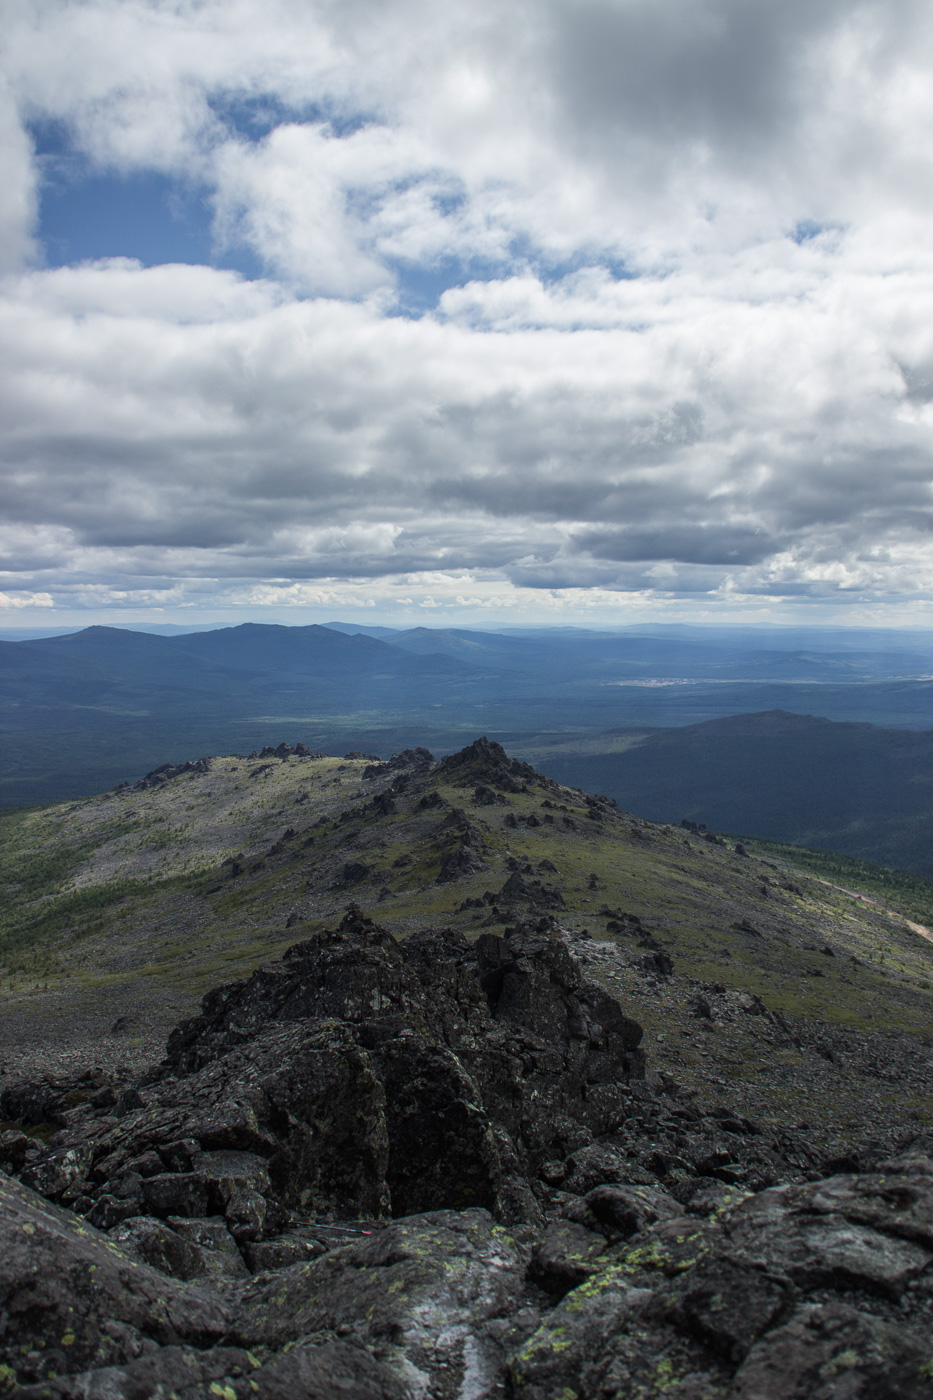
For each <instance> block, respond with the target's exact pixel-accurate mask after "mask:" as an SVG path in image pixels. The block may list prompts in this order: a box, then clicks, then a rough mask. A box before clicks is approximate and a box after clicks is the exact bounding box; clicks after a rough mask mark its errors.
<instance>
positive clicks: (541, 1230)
mask: <svg viewBox="0 0 933 1400" xmlns="http://www.w3.org/2000/svg"><path fill="white" fill-rule="evenodd" d="M8 825H9V826H10V827H11V828H12V830H13V838H12V839H10V840H9V841H8V843H7V846H6V852H7V854H6V856H5V862H4V876H5V879H6V881H7V884H6V891H5V892H6V896H7V912H6V914H5V915H4V917H3V919H2V920H0V1002H2V1005H3V1020H2V1022H0V1120H2V1123H0V1167H2V1169H3V1170H2V1172H0V1238H2V1243H3V1248H2V1250H0V1395H3V1394H9V1395H11V1396H12V1395H21V1396H24V1397H27V1400H38V1397H49V1398H50V1400H51V1398H52V1397H59V1400H217V1397H221V1400H231V1398H232V1400H246V1397H257V1396H258V1397H267V1400H305V1398H307V1400H332V1398H335V1400H380V1397H388V1400H654V1398H655V1397H661V1396H664V1397H667V1396H673V1397H676V1398H677V1400H720V1398H721V1400H920V1397H925V1398H926V1400H930V1397H933V1340H931V1339H933V1134H931V1127H930V1118H931V1112H930V1110H931V1098H933V1094H931V1087H933V1060H931V1057H930V1036H929V1027H930V1024H931V1021H930V1008H931V1003H933V996H931V984H930V961H931V957H930V955H931V948H930V944H929V942H928V941H927V940H926V930H924V929H923V928H919V927H917V926H916V925H913V924H909V923H905V921H904V919H903V918H902V917H900V916H898V915H897V914H896V913H895V912H894V911H891V910H888V909H885V908H882V907H881V906H879V905H872V904H870V903H869V902H868V901H866V900H859V899H856V898H855V897H854V896H853V895H852V893H851V892H848V891H845V890H840V889H838V888H834V887H832V886H831V885H828V884H826V883H825V882H824V881H822V880H820V879H818V878H814V877H813V876H812V875H811V874H807V873H806V872H804V871H801V870H797V869H794V868H791V867H788V866H787V865H778V864H776V863H775V862H774V861H773V860H770V859H765V858H764V857H763V856H762V855H761V854H760V853H756V851H755V850H754V849H753V848H752V849H749V847H748V844H747V843H743V842H735V841H734V840H732V839H731V838H730V839H726V838H723V837H722V836H720V835H717V834H714V833H711V832H707V831H706V830H705V829H703V828H701V827H700V826H699V825H697V824H694V826H693V827H691V826H685V827H683V828H672V827H664V826H660V825H655V824H652V823H648V822H644V821H642V820H640V819H639V818H637V817H632V816H630V815H628V814H626V813H624V812H621V811H620V810H619V809H618V808H617V807H616V806H615V804H614V803H612V802H610V801H609V800H608V799H606V798H603V797H598V796H593V795H591V794H585V793H582V792H579V791H576V790H575V789H571V788H567V787H562V786H560V785H559V784H557V783H554V782H553V781H551V780H549V779H546V778H543V777H542V776H541V775H540V774H538V773H536V772H535V770H534V769H533V768H530V767H528V766H527V765H526V764H522V763H518V762H515V761H514V760H512V759H510V758H509V757H508V756H507V755H506V754H505V752H504V751H503V750H502V749H501V748H500V747H499V746H498V745H496V744H491V743H488V742H487V741H485V740H478V741H477V742H476V743H474V744H471V745H469V746H468V747H467V748H465V749H464V750H462V751H461V752H460V753H458V754H453V755H451V756H450V757H448V758H446V759H443V760H442V761H441V762H439V763H438V762H436V761H435V760H434V759H433V757H432V755H431V754H430V753H428V752H427V750H425V749H423V748H418V749H410V750H405V751H403V752H402V753H399V754H395V755H393V756H392V757H391V758H390V759H388V760H382V759H377V758H376V757H374V756H373V755H372V754H364V753H356V752H355V753H353V754H350V755H347V756H346V757H345V758H343V759H331V758H326V757H325V756H323V755H321V754H318V753H313V752H311V751H310V750H308V749H307V748H305V746H303V745H300V744H298V745H291V744H285V743H281V744H279V745H278V747H277V748H274V747H272V746H271V745H270V746H268V748H267V749H266V750H263V751H262V752H258V751H257V752H256V753H255V754H253V755H250V757H249V758H213V759H209V760H203V761H189V762H186V763H183V764H175V765H166V766H163V768H161V769H159V770H154V771H153V772H152V773H150V774H149V775H148V776H147V778H146V779H144V780H141V782H138V783H136V784H130V785H121V786H120V787H118V788H117V789H114V790H113V791H112V792H111V793H109V794H104V795H102V796H101V797H100V798H96V799H89V800H88V801H87V802H84V803H80V804H72V805H69V806H63V807H53V808H47V809H40V810H33V811H29V812H25V813H23V814H18V815H14V816H13V817H11V818H9V819H8ZM231 975H233V976H235V977H237V979H238V980H233V981H231V980H230V978H231ZM218 984H220V985H218ZM199 1001H200V1005H199ZM173 1008H174V1009H175V1015H174V1016H172V1017H171V1018H169V1011H170V1010H172V1009H173ZM173 1023H174V1028H173ZM166 1035H167V1045H166ZM160 1043H161V1046H162V1047H164V1048H163V1049H160V1050H155V1051H154V1052H153V1047H155V1046H159V1045H160ZM160 1053H161V1055H162V1058H161V1060H160V1059H159V1058H158V1056H159V1054H160ZM3 1071H5V1072H3Z"/></svg>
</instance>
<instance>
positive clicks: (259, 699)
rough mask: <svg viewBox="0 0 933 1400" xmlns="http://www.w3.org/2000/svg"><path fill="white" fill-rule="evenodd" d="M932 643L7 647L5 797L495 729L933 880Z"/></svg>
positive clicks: (620, 786) (114, 633)
mask: <svg viewBox="0 0 933 1400" xmlns="http://www.w3.org/2000/svg"><path fill="white" fill-rule="evenodd" d="M931 674H933V637H931V636H930V635H928V634H926V633H920V632H918V633H916V634H910V635H904V634H896V633H879V632H866V633H852V632H845V631H844V630H843V629H836V630H835V631H834V630H832V629H826V630H819V629H814V630H813V631H808V630H807V629H799V630H798V631H795V632H793V633H789V634H787V635H784V634H778V633H776V632H775V633H771V632H768V631H767V630H765V629H760V630H753V631H747V632H742V633H736V634H728V633H727V632H725V631H711V632H708V633H707V632H703V631H701V630H699V629H698V630H697V631H696V632H691V633H689V634H688V633H685V631H684V629H677V628H673V629H670V630H666V629H655V631H653V632H646V631H645V630H644V629H638V628H635V629H630V630H629V631H627V632H614V633H599V632H587V631H583V630H579V629H539V630H537V631H535V630H523V631H517V632H474V631H469V630H466V629H432V628H427V627H417V628H412V629H409V630H407V631H394V630H393V629H390V628H369V629H362V628H359V627H356V626H354V625H352V624H344V623H339V622H335V623H331V624H329V625H327V626H317V625H312V626H307V627H285V626H280V625H274V624H255V623H246V624H243V625H241V626H238V627H223V628H212V629H210V630H205V631H201V632H191V633H176V634H173V635H168V636H165V635H157V634H154V633H148V632H145V633H144V632H135V631H129V630H125V629H122V628H113V627H89V628H85V629H84V630H83V631H80V632H75V633H71V634H68V635H64V636H55V637H44V638H35V639H31V640H26V641H16V642H9V641H8V642H3V641H0V707H2V713H0V743H2V747H3V755H4V762H3V765H2V771H0V801H2V802H3V803H4V804H6V805H22V804H28V803H36V802H47V801H55V800H64V799H68V798H74V797H78V796H82V795H85V794H88V793H91V792H95V791H99V790H100V789H101V788H103V787H107V786H111V785H113V784H114V783H116V782H118V781H120V780H123V779H135V778H137V777H139V776H140V775H141V774H142V773H144V772H146V771H148V770H149V769H151V768H154V767H155V766H157V765H158V764H160V763H163V762H169V761H171V762H179V761H182V760H184V759H188V758H194V757H198V756H199V755H200V754H210V753H222V752H249V751H250V750H251V749H253V748H261V747H262V746H264V745H266V744H269V743H272V744H273V745H274V744H277V743H278V742H279V741H280V740H282V739H288V740H290V741H291V742H295V741H297V740H299V739H300V740H302V741H303V742H304V743H306V744H307V745H308V746H309V747H310V748H311V749H313V750H323V751H325V752H330V753H343V752H345V751H347V750H365V751H367V752H377V753H384V754H388V753H391V752H392V751H393V750H398V749H400V748H403V747H406V746H409V745H413V744H414V745H417V744H426V745H428V746H429V747H431V748H432V749H433V750H434V751H435V752H441V753H443V752H446V751H449V750H451V749H454V748H457V747H459V746H460V745H461V744H462V743H464V742H466V741H467V740H469V739H471V738H474V737H475V736H476V735H477V734H480V733H485V734H488V735H489V736H490V737H494V738H496V739H498V740H500V742H505V743H507V744H508V745H509V747H510V748H511V750H512V751H513V752H515V753H520V754H522V756H526V757H529V758H530V759H531V760H532V761H534V762H535V763H537V764H538V765H539V766H540V767H541V768H542V769H543V770H544V771H546V772H548V773H550V774H551V775H553V776H555V777H558V778H560V780H561V781H567V782H571V783H573V784H575V785H578V786H581V787H584V788H587V789H589V790H598V791H605V792H607V793H608V794H609V795H610V796H612V797H615V798H616V799H617V800H618V801H619V802H620V803H622V805H623V806H624V807H626V808H628V809H630V810H634V811H637V812H639V813H642V814H644V815H645V816H648V817H651V818H653V819H657V820H664V821H678V820H680V818H681V817H688V818H690V819H692V820H701V821H704V822H705V823H706V824H707V825H708V826H710V827H713V828H719V829H724V830H729V831H733V832H736V833H738V834H746V835H754V836H761V837H768V838H769V839H775V840H782V841H791V842H800V843H803V844H806V845H810V846H816V847H822V848H823V849H832V850H838V851H842V852H845V853H848V854H851V855H862V856H865V857H867V858H870V859H872V860H875V861H882V862H885V863H889V864H892V865H901V866H904V867H905V868H910V869H914V870H922V871H928V872H929V873H933V865H931V861H930V857H929V856H928V855H927V851H928V850H930V849H931V843H930V840H929V837H930V835H931V834H933V739H931V735H930V733H929V732H928V731H929V730H931V729H933V679H931V678H930V677H931Z"/></svg>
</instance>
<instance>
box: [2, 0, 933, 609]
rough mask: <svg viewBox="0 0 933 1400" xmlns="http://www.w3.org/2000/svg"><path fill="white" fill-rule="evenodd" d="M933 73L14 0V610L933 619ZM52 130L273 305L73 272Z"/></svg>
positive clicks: (432, 20) (830, 26)
mask: <svg viewBox="0 0 933 1400" xmlns="http://www.w3.org/2000/svg"><path fill="white" fill-rule="evenodd" d="M931 58H933V19H931V17H930V12H929V9H928V7H926V6H923V5H921V4H920V3H919V0H883V3H882V0H865V3H863V4H861V5H859V6H857V7H853V6H851V5H850V4H846V3H845V2H844V0H807V3H806V4H805V3H803V0H788V3H786V4H784V5H780V6H761V5H753V4H749V3H748V0H670V3H669V4H666V5H664V6H658V5H657V4H655V3H651V0H573V3H571V2H570V0H545V3H543V4H535V5H531V4H530V3H529V0H510V3H509V4H507V5H501V4H497V5H493V4H492V3H491V0H490V2H489V3H486V0H471V3H469V4H468V3H467V2H466V0H451V3H450V4H449V5H446V6H444V7H440V8H439V7H437V6H435V5H430V6H429V5H428V4H427V3H426V0H399V3H398V4H397V5H393V6H391V7H386V6H384V5H381V4H375V3H374V0H344V3H342V4H339V5H338V4H336V3H329V0H315V3H310V4H309V3H299V2H298V0H267V3H266V4H264V5H263V6H262V7H260V6H259V5H258V4H257V3H255V0H224V3H221V0H203V3H199V4H197V5H190V6H189V5H184V6H180V5H177V4H175V3H168V0H120V3H114V0H82V3H79V4H73V3H65V0H30V3H26V0H10V3H9V5H8V6H7V24H6V58H5V67H6V71H7V74H8V89H7V95H6V97H4V96H3V94H0V170H2V171H3V172H4V173H5V190H6V191H7V192H8V196H9V197H8V200H7V213H6V214H5V215H4V217H5V218H6V219H7V224H6V225H4V226H3V228H0V233H2V232H3V230H4V229H5V230H6V233H7V235H8V236H7V237H6V239H0V242H2V243H4V244H5V246H6V248H7V250H8V252H9V256H10V258H11V259H12V261H11V263H10V265H9V268H8V272H7V276H6V280H5V281H4V282H3V284H2V286H0V331H2V345H3V347H4V348H3V349H2V351H0V363H2V367H3V376H2V381H0V409H2V429H0V432H2V454H3V463H4V466H3V476H2V481H0V512H2V515H3V519H4V521H5V522H6V525H5V528H4V531H3V532H2V535H0V570H2V571H3V572H2V573H0V580H2V587H3V588H4V590H5V592H6V594H7V595H8V596H10V597H13V596H17V597H18V596H22V597H24V598H25V597H31V596H33V595H43V596H45V595H48V596H51V597H54V598H64V597H68V598H71V599H73V600H75V601H76V602H79V603H81V604H82V605H87V606H90V605H91V603H92V602H93V600H95V599H97V600H100V599H105V598H106V599H109V600H110V601H111V602H113V603H114V604H115V605H117V604H121V605H126V606H129V605H130V604H132V605H133V606H137V605H138V606H143V605H144V603H145V600H147V599H148V600H149V602H150V603H152V605H153V606H162V605H163V604H164V605H168V604H169V603H177V602H179V601H180V600H185V599H187V600H189V601H192V602H196V603H197V604H198V605H200V604H201V603H202V602H203V600H204V598H206V597H212V598H227V599H228V600H232V601H233V602H234V603H235V604H236V605H237V606H248V605H260V604H261V605H265V604H269V605H273V604H275V605H276V606H279V605H281V606H290V605H292V604H294V605H296V606H299V605H300V606H322V607H323V606H330V600H331V599H333V600H334V603H333V605H334V606H335V607H336V606H337V600H339V599H340V598H345V599H351V600H353V605H354V606H356V605H359V606H362V605H363V604H364V603H365V602H366V601H371V600H372V598H373V596H374V590H375V589H376V588H378V587H381V588H383V589H389V590H390V591H391V592H393V596H397V597H398V598H402V597H409V596H411V597H415V596H416V593H420V597H421V600H422V601H424V600H427V599H431V600H433V602H434V603H435V604H437V603H438V601H439V600H446V599H449V600H451V601H452V602H455V600H456V599H457V598H458V597H459V598H464V599H474V600H476V601H475V603H471V604H470V606H475V607H477V608H480V607H483V608H486V607H490V606H492V603H491V602H490V600H491V599H498V600H499V601H498V602H497V603H496V604H495V606H497V607H503V608H504V607H506V606H507V603H506V602H505V601H503V600H508V599H512V600H514V599H521V598H526V599H527V597H528V596H530V594H531V593H532V592H533V593H536V594H537V595H538V596H539V597H541V598H542V599H543V598H552V599H555V600H556V599H559V598H560V597H570V596H571V595H572V596H573V598H574V599H575V600H576V602H575V606H576V605H579V601H580V599H581V598H583V597H584V596H588V597H590V598H593V599H600V600H602V602H601V605H602V603H604V602H605V600H606V599H607V598H608V599H611V598H613V597H617V598H625V597H627V596H629V595H633V594H634V595H637V594H644V595H645V596H652V597H659V598H661V597H673V596H681V595H682V596H691V597H704V596H705V597H708V598H710V599H717V598H724V597H730V598H736V597H742V598H748V599H754V598H758V597H790V598H802V599H803V598H811V597H839V598H849V597H853V598H854V597H856V596H858V597H862V596H865V595H868V594H874V593H878V594H887V595H890V596H892V597H893V596H899V597H900V596H922V595H924V594H925V593H929V592H930V589H931V582H933V579H931V563H933V561H931V558H930V539H931V525H933V499H931V491H930V481H931V462H933V457H931V449H933V437H931V434H933V329H931V327H933V252H931V248H933V240H931V232H933V229H931V218H933V211H931V208H930V199H931V195H930V191H931V189H933V182H931V179H930V174H931V171H930V162H931V159H933V155H931V153H933V142H931V140H930V137H931V126H933V88H931V86H930V84H929V81H928V75H929V67H930V61H931ZM4 102H5V103H6V105H4ZM48 122H55V123H58V124H59V126H60V127H61V129H62V130H63V131H64V132H65V133H66V141H65V144H66V146H67V147H68V149H69V150H71V151H72V152H73V153H74V156H75V159H80V161H81V162H83V163H84V165H83V166H82V168H86V169H88V170H92V171H97V172H107V171H109V172H111V173H117V174H119V173H120V172H123V173H130V172H136V173H139V172H150V173H151V172H159V173H160V174H162V175H167V176H169V177H170V178H171V179H177V180H178V181H180V182H189V184H190V182H196V183H197V184H198V187H199V188H201V189H202V190H203V191H204V197H205V199H206V200H207V201H208V203H209V206H210V208H211V210H212V212H213V219H214V237H215V240H216V243H217V246H218V248H219V247H221V245H223V244H224V243H226V244H227V245H233V244H240V245H245V246H247V247H248V248H250V249H251V250H252V252H253V253H254V254H255V255H256V256H257V257H258V258H259V259H260V260H261V262H262V265H263V266H264V267H265V268H266V269H267V273H268V275H267V277H266V278H265V279H264V280H254V281H247V280H245V279H243V278H241V277H239V276H238V275H236V274H234V273H231V272H227V271H221V270H218V269H216V268H211V267H192V266H181V265H166V266H156V267H144V266H142V265H140V263H138V262H137V261H135V260H134V259H133V258H132V257H131V256H127V257H122V258H110V259H106V260H102V261H99V262H96V263H92V264H84V265H80V266H73V267H60V268H44V267H42V266H41V259H38V260H37V256H36V254H35V243H34V239H35V235H36V231H37V229H36V222H35V216H36V208H37V201H38V200H39V198H40V196H41V169H40V166H39V165H37V163H36V161H35V160H34V158H33V156H32V151H31V146H30V141H29V136H28V133H29V130H30V129H31V126H30V124H31V125H32V127H35V128H38V127H41V125H42V123H48ZM127 252H128V253H131V252H132V249H128V250H127ZM30 259H31V261H30ZM425 278H427V279H429V280H430V279H431V278H434V280H435V282H436V283H438V285H439V288H440V295H439V298H438V300H437V304H436V306H432V305H430V298H429V299H428V309H427V310H425V311H423V313H422V314H420V315H419V316H417V317H416V316H414V315H412V314H410V302H409V301H408V300H406V298H408V297H409V296H410V295H412V294H413V293H412V288H415V289H417V287H418V286H420V285H421V282H419V279H422V280H423V279H425ZM445 280H446V282H447V284H448V285H447V286H446V290H445V289H444V286H443V283H444V281H445ZM406 308H408V311H407V312H406ZM432 579H433V580H434V582H433V583H432V582H431V580H432ZM412 580H415V583H414V584H413V583H412ZM413 589H414V590H415V592H412V590H413ZM17 590H22V593H21V595H20V593H19V592H18V591H17ZM81 590H83V591H81ZM347 590H349V592H348V591H347ZM155 599H162V602H161V603H156V602H155V601H153V600H155ZM166 600H168V603H166ZM315 600H318V601H315ZM320 600H323V601H320ZM349 605H350V604H349V603H348V606H349ZM413 606H416V604H413ZM548 606H550V604H548ZM555 606H556V603H555Z"/></svg>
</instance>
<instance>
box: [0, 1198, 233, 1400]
mask: <svg viewBox="0 0 933 1400" xmlns="http://www.w3.org/2000/svg"><path fill="white" fill-rule="evenodd" d="M0 1237H2V1240H3V1248H2V1250H0V1299H2V1300H3V1329H2V1332H0V1361H2V1367H5V1368H6V1369H5V1370H4V1369H2V1367H0V1377H3V1378H5V1379H6V1380H7V1381H8V1382H11V1381H12V1382H15V1381H16V1379H17V1378H18V1381H19V1383H21V1384H22V1383H26V1382H30V1381H37V1382H38V1381H41V1380H44V1379H46V1378H48V1377H49V1376H51V1375H54V1374H58V1375H61V1374H64V1373H68V1372H75V1371H80V1370H86V1369H89V1368H92V1367H102V1366H110V1365H122V1364H124V1363H126V1362H129V1361H132V1360H133V1359H134V1358H135V1357H136V1356H138V1355H139V1354H140V1352H141V1351H143V1350H146V1349H147V1348H148V1349H154V1348H156V1347H161V1346H173V1345H185V1346H193V1347H197V1348H205V1347H212V1346H216V1345H219V1344H220V1342H221V1340H222V1338H223V1337H224V1335H225V1333H226V1332H227V1330H228V1328H229V1327H230V1324H231V1315H230V1313H229V1311H228V1309H227V1308H226V1306H225V1305H224V1303H223V1302H222V1301H221V1299H220V1298H219V1297H218V1296H216V1295H215V1294H209V1293H207V1292H205V1291H202V1290H201V1289H199V1288H198V1287H197V1286H196V1285H192V1284H183V1283H179V1282H176V1281H175V1280H173V1279H171V1278H167V1277H166V1276H165V1274H164V1273H161V1272H157V1271H156V1270H155V1269H152V1268H149V1267H146V1266H144V1265H141V1264H138V1263H135V1262H134V1261H132V1260H131V1259H130V1258H129V1257H128V1256H127V1255H125V1254H124V1253H123V1252H122V1251H121V1250H120V1249H119V1248H118V1246H117V1245H116V1244H115V1243H114V1242H113V1241H112V1240H110V1239H108V1238H107V1236H105V1235H102V1234H100V1232H99V1231H97V1230H95V1229H94V1228H93V1226H90V1225H88V1224H86V1223H85V1222H83V1221H81V1220H80V1219H78V1218H77V1217H76V1216H74V1215H72V1214H71V1213H70V1212H68V1211H64V1210H62V1209H60V1208H59V1207H58V1206H55V1205H52V1204H50V1203H49V1202H48V1201H45V1200H43V1199H42V1198H41V1197H40V1196H37V1195H36V1194H35V1193H34V1192H32V1191H30V1190H29V1189H28V1188H27V1187H25V1186H22V1185H21V1184H20V1183H19V1182H17V1181H12V1180H10V1179H9V1178H6V1177H0Z"/></svg>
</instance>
